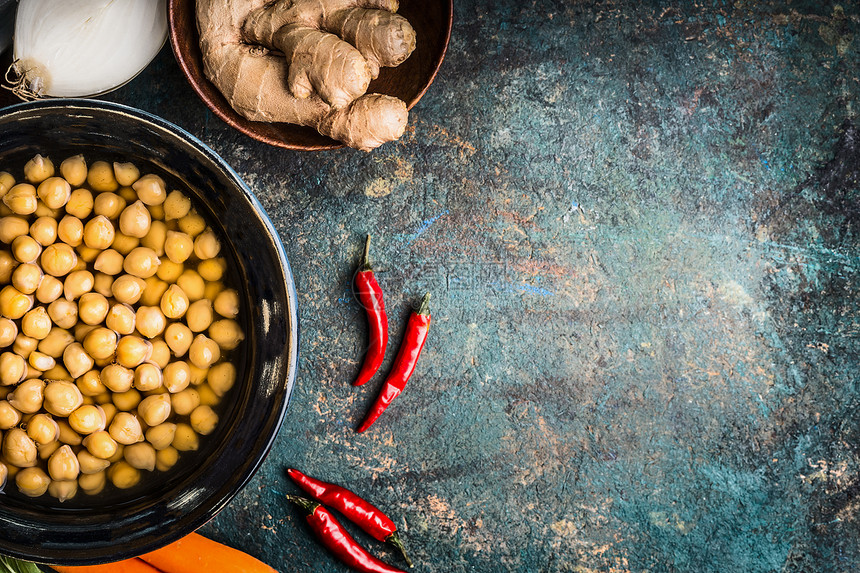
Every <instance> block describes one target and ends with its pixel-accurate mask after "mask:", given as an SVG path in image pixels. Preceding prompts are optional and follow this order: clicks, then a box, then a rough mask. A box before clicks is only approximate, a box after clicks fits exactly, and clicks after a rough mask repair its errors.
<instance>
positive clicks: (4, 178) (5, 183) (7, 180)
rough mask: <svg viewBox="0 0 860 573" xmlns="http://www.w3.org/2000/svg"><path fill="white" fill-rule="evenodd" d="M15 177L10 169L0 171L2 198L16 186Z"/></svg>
mask: <svg viewBox="0 0 860 573" xmlns="http://www.w3.org/2000/svg"><path fill="white" fill-rule="evenodd" d="M14 185H15V178H14V177H13V176H12V174H11V173H9V172H8V171H0V198H2V197H3V195H5V194H6V193H7V192H8V191H9V189H11V188H12V187H14Z"/></svg>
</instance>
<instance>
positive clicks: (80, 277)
mask: <svg viewBox="0 0 860 573" xmlns="http://www.w3.org/2000/svg"><path fill="white" fill-rule="evenodd" d="M93 286H95V277H93V273H91V272H90V271H72V272H71V273H69V275H68V276H67V277H66V280H65V281H63V296H64V297H65V298H66V299H67V300H75V299H76V298H78V297H79V296H81V295H82V294H84V293H88V292H90V291H92V290H93Z"/></svg>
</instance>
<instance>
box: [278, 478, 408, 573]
mask: <svg viewBox="0 0 860 573" xmlns="http://www.w3.org/2000/svg"><path fill="white" fill-rule="evenodd" d="M287 499H288V500H290V501H291V502H293V503H295V504H296V505H298V506H299V507H301V508H302V509H304V510H305V512H306V514H305V520H307V522H308V525H310V527H311V529H312V530H313V532H314V533H315V534H316V536H317V538H319V540H320V542H321V543H322V544H323V545H324V546H325V547H326V549H328V550H329V551H331V552H332V553H333V554H334V555H335V557H337V558H338V559H340V560H341V561H343V562H344V563H346V564H347V565H348V566H349V567H352V568H353V569H355V570H356V571H360V572H362V573H405V571H403V570H402V569H397V568H396V567H392V566H391V565H388V564H386V563H383V562H382V561H380V560H379V559H377V558H376V557H374V556H373V555H371V554H370V553H368V552H367V551H366V550H365V549H364V548H363V547H362V546H361V545H359V544H358V542H357V541H356V540H355V539H353V537H352V536H351V535H350V534H349V532H348V531H347V530H346V529H344V527H343V526H342V525H341V524H340V522H338V520H337V519H335V517H334V516H333V515H332V514H331V512H329V510H327V509H326V508H325V507H323V506H322V505H321V504H320V503H318V502H316V501H311V500H309V499H305V498H303V497H298V496H296V495H288V496H287Z"/></svg>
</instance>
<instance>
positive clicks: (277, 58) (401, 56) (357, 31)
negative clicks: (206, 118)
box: [197, 0, 415, 151]
mask: <svg viewBox="0 0 860 573" xmlns="http://www.w3.org/2000/svg"><path fill="white" fill-rule="evenodd" d="M397 8H398V2H397V0H275V1H274V2H273V1H271V0H198V2H197V26H198V29H199V31H200V45H201V50H202V52H203V64H204V72H205V73H206V76H207V77H208V78H209V79H210V80H211V81H212V83H214V84H215V86H216V87H217V88H218V89H219V90H220V91H221V93H222V94H224V97H226V98H227V101H228V102H230V105H231V106H232V107H233V108H234V109H235V110H236V111H237V112H238V113H240V114H241V115H243V116H244V117H246V118H248V119H250V120H252V121H266V122H286V123H293V124H298V125H305V126H309V127H313V128H314V129H316V130H317V131H319V132H320V133H322V134H323V135H327V136H329V137H331V138H333V139H337V140H339V141H342V142H344V143H345V144H347V145H349V146H350V147H355V148H358V149H362V150H365V151H369V150H371V149H373V148H375V147H378V146H380V145H382V144H383V143H385V142H387V141H392V140H394V139H397V138H398V137H400V136H401V135H402V134H403V131H404V129H405V128H406V121H407V116H408V113H407V111H406V104H405V103H404V102H402V101H401V100H399V99H397V98H394V97H391V96H387V95H381V94H367V93H366V92H367V87H368V85H369V84H370V81H371V79H373V78H376V77H377V76H378V74H379V68H380V67H381V66H397V65H399V64H400V63H402V62H403V61H404V60H405V59H406V58H408V57H409V55H410V54H411V53H412V51H413V50H414V49H415V32H414V30H413V29H412V26H410V25H409V22H407V21H406V19H405V18H403V17H402V16H400V15H398V14H396V13H395V12H396V11H397Z"/></svg>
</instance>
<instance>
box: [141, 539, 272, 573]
mask: <svg viewBox="0 0 860 573" xmlns="http://www.w3.org/2000/svg"><path fill="white" fill-rule="evenodd" d="M140 559H143V560H144V561H146V562H147V563H149V564H150V565H154V566H156V567H158V568H159V569H161V570H162V571H164V572H165V573H278V572H277V571H276V570H275V569H273V568H271V567H269V566H268V565H266V564H265V563H263V562H262V561H260V560H259V559H256V558H254V557H251V556H250V555H248V554H247V553H243V552H241V551H239V550H238V549H233V548H232V547H228V546H226V545H223V544H221V543H218V542H217V541H212V540H211V539H207V538H205V537H203V536H202V535H199V534H197V533H191V534H189V535H186V536H185V537H183V538H182V539H180V540H179V541H174V542H173V543H171V544H170V545H167V546H165V547H162V548H161V549H157V550H155V551H153V552H151V553H146V554H144V555H141V556H140Z"/></svg>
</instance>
